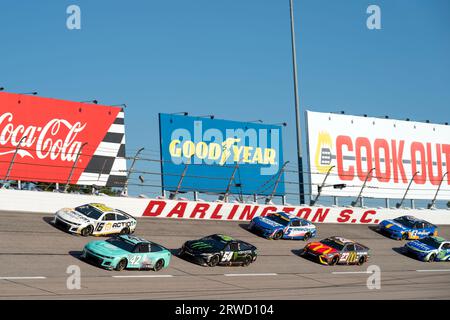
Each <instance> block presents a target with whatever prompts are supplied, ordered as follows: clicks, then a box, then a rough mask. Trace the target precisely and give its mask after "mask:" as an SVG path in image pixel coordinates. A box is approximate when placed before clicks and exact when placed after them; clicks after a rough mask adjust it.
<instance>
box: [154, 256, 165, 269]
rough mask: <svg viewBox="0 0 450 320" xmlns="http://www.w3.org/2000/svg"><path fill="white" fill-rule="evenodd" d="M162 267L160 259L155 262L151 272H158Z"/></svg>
mask: <svg viewBox="0 0 450 320" xmlns="http://www.w3.org/2000/svg"><path fill="white" fill-rule="evenodd" d="M163 267H164V260H162V259H160V260H158V261H156V263H155V266H154V267H153V270H155V271H159V270H161V269H162V268H163Z"/></svg>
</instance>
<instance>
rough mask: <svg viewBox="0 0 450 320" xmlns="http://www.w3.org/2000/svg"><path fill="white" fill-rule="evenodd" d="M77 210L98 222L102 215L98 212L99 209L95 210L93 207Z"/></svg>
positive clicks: (88, 206) (82, 207) (81, 207)
mask: <svg viewBox="0 0 450 320" xmlns="http://www.w3.org/2000/svg"><path fill="white" fill-rule="evenodd" d="M75 210H76V211H78V212H79V213H81V214H83V215H85V216H86V217H88V218H91V219H95V220H98V219H99V218H100V217H101V215H102V212H101V211H98V210H97V209H95V208H94V207H93V206H90V205H84V206H79V207H76V208H75Z"/></svg>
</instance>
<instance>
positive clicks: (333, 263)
mask: <svg viewBox="0 0 450 320" xmlns="http://www.w3.org/2000/svg"><path fill="white" fill-rule="evenodd" d="M338 262H339V257H338V256H334V257H333V259H331V261H330V266H335V265H337V263H338Z"/></svg>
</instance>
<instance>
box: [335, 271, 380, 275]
mask: <svg viewBox="0 0 450 320" xmlns="http://www.w3.org/2000/svg"><path fill="white" fill-rule="evenodd" d="M368 273H372V272H367V271H335V272H332V274H368Z"/></svg>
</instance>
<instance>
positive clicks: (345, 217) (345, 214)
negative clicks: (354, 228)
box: [336, 209, 353, 223]
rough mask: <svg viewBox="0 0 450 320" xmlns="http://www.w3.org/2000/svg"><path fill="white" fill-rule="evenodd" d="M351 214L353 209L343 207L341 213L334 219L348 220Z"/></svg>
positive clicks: (339, 220)
mask: <svg viewBox="0 0 450 320" xmlns="http://www.w3.org/2000/svg"><path fill="white" fill-rule="evenodd" d="M352 214H353V210H351V209H345V210H342V211H341V213H340V214H339V217H338V218H337V219H336V220H337V222H341V223H342V222H347V221H348V220H350V217H351V215H352Z"/></svg>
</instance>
